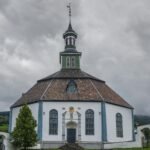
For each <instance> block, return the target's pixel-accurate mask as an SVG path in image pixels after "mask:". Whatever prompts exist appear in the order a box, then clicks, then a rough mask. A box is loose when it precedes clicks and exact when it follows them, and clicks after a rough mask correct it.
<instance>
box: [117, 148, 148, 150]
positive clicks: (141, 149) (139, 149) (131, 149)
mask: <svg viewBox="0 0 150 150" xmlns="http://www.w3.org/2000/svg"><path fill="white" fill-rule="evenodd" d="M114 150H150V147H149V148H116V149H114Z"/></svg>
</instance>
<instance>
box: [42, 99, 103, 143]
mask: <svg viewBox="0 0 150 150" xmlns="http://www.w3.org/2000/svg"><path fill="white" fill-rule="evenodd" d="M70 107H74V109H75V111H78V112H79V113H80V114H81V141H83V142H84V141H85V142H88V141H90V142H100V141H101V103H98V102H93V103H92V102H43V135H42V137H43V141H62V114H63V113H64V112H65V111H68V110H69V108H70ZM52 109H56V110H57V111H58V118H59V120H58V135H49V111H50V110H52ZM87 109H92V110H93V111H94V116H95V118H94V125H95V134H94V135H90V136H88V135H85V111H86V110H87ZM67 115H68V114H67ZM66 117H67V118H68V117H69V116H66ZM74 118H77V115H75V116H74ZM68 121H69V120H68ZM65 122H66V123H67V120H66V121H65ZM65 132H66V131H65ZM65 140H66V136H65Z"/></svg>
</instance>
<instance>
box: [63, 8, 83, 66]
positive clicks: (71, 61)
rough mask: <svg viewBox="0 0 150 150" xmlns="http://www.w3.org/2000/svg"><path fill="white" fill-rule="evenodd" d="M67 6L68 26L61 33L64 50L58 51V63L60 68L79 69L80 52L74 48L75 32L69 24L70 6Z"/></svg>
mask: <svg viewBox="0 0 150 150" xmlns="http://www.w3.org/2000/svg"><path fill="white" fill-rule="evenodd" d="M68 8H69V19H70V21H69V26H68V29H67V30H66V32H65V33H64V34H63V38H64V40H65V50H64V51H63V52H61V53H60V64H61V66H62V69H80V56H81V52H78V51H77V50H76V39H77V33H76V32H75V31H74V30H73V28H72V25H71V6H70V5H69V6H68Z"/></svg>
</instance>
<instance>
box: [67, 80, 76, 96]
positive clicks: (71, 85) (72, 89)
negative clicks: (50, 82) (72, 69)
mask: <svg viewBox="0 0 150 150" xmlns="http://www.w3.org/2000/svg"><path fill="white" fill-rule="evenodd" d="M66 91H67V93H75V92H77V85H76V83H75V81H74V80H70V81H69V83H68V85H67V89H66Z"/></svg>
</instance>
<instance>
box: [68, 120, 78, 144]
mask: <svg viewBox="0 0 150 150" xmlns="http://www.w3.org/2000/svg"><path fill="white" fill-rule="evenodd" d="M66 126H67V142H68V143H75V142H76V133H77V131H76V130H77V124H76V122H74V121H69V122H68V123H67V125H66Z"/></svg>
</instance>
